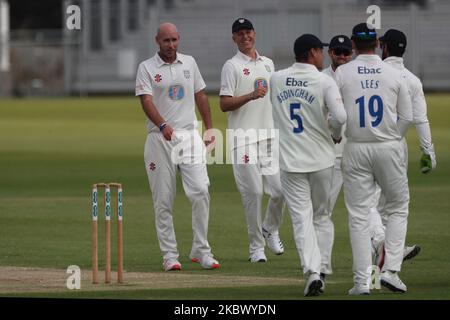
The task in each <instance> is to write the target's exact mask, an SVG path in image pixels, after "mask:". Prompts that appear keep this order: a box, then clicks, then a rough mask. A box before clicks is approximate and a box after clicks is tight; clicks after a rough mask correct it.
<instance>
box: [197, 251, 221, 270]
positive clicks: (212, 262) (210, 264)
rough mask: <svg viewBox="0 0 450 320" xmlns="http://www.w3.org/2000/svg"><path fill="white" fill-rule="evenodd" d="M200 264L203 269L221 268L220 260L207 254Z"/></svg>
mask: <svg viewBox="0 0 450 320" xmlns="http://www.w3.org/2000/svg"><path fill="white" fill-rule="evenodd" d="M199 262H200V265H201V266H202V268H203V269H218V268H220V264H219V261H217V260H216V259H214V258H213V257H211V256H209V255H207V254H205V255H203V256H202V257H201V258H200V261H199Z"/></svg>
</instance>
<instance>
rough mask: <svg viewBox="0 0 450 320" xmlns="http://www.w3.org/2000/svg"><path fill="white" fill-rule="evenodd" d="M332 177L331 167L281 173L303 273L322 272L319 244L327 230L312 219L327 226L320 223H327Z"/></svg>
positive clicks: (282, 185)
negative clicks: (314, 170) (303, 171)
mask: <svg viewBox="0 0 450 320" xmlns="http://www.w3.org/2000/svg"><path fill="white" fill-rule="evenodd" d="M332 174H333V168H332V167H330V168H327V169H324V170H320V171H316V172H309V173H299V172H286V171H281V187H282V190H283V195H284V197H285V199H286V204H287V206H288V209H289V213H290V215H291V220H292V226H293V229H294V238H295V244H296V246H297V250H298V254H299V256H300V262H301V265H302V268H303V273H304V274H307V273H320V272H321V261H322V259H321V251H320V248H319V243H318V242H319V238H321V237H322V239H323V238H324V234H326V233H327V232H328V229H329V228H327V227H325V228H321V227H319V228H318V227H317V225H316V226H315V225H314V223H313V220H317V221H322V224H321V225H322V226H327V224H326V223H323V221H327V219H328V220H329V214H328V211H327V209H328V198H329V191H330V186H331V177H332ZM317 217H318V218H317ZM330 253H331V251H330ZM327 258H328V257H327Z"/></svg>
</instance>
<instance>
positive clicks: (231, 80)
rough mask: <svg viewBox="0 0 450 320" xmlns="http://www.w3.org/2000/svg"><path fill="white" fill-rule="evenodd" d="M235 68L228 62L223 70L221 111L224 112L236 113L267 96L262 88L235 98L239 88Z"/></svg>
mask: <svg viewBox="0 0 450 320" xmlns="http://www.w3.org/2000/svg"><path fill="white" fill-rule="evenodd" d="M235 72H236V71H235V69H234V66H233V65H232V63H231V62H229V61H228V62H226V63H225V64H224V66H223V68H222V73H221V76H220V77H221V79H220V82H221V85H220V94H219V95H220V109H221V110H222V111H223V112H228V111H234V110H236V109H239V108H240V107H242V106H243V105H245V104H246V103H248V102H249V101H252V100H256V99H259V98H263V97H264V96H265V95H266V94H267V90H265V89H264V88H262V87H258V88H256V89H255V90H254V91H252V92H249V93H247V94H244V95H241V96H235V94H234V93H235V90H236V87H237V79H236V74H235Z"/></svg>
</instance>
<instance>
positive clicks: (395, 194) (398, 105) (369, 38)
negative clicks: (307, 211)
mask: <svg viewBox="0 0 450 320" xmlns="http://www.w3.org/2000/svg"><path fill="white" fill-rule="evenodd" d="M352 43H353V46H354V50H355V54H356V55H357V57H356V58H355V59H354V60H353V61H351V62H348V63H346V64H344V65H341V66H340V67H339V68H337V69H336V83H337V84H338V87H339V88H340V91H341V94H342V98H343V100H344V106H345V110H346V112H347V116H348V118H347V128H346V131H345V135H346V137H347V143H346V144H345V146H344V153H343V161H342V172H343V179H344V198H345V204H346V206H347V209H348V212H349V231H350V242H351V245H352V252H353V274H354V277H353V281H354V287H353V288H352V289H350V290H349V294H351V295H360V294H369V293H370V289H369V283H370V275H371V271H372V261H371V260H372V259H371V241H370V232H369V226H370V224H369V212H370V208H371V205H372V203H371V202H372V197H373V195H374V193H375V190H376V184H378V185H379V186H380V187H381V192H382V193H383V196H384V197H385V201H386V205H385V212H384V214H386V216H387V223H386V238H385V250H386V258H385V263H384V266H383V269H382V272H381V276H380V281H381V284H382V285H383V286H385V287H387V288H389V289H391V290H392V291H398V292H406V285H405V284H404V283H403V282H402V281H401V279H400V278H399V276H398V272H399V271H400V270H401V265H402V260H403V248H404V245H405V236H406V229H407V218H408V205H409V190H408V178H407V175H406V165H405V159H404V152H403V148H402V143H401V139H402V138H403V137H404V135H405V134H406V131H407V130H408V127H409V125H410V124H411V122H412V107H411V100H410V98H409V94H408V88H407V87H406V84H405V81H404V79H403V77H402V75H401V73H400V71H399V70H397V69H395V68H393V67H392V66H390V65H388V64H387V63H384V62H383V61H382V60H381V59H380V57H379V56H377V55H376V54H375V48H376V46H377V43H378V40H377V35H376V31H375V30H374V29H370V28H368V26H367V24H366V23H361V24H358V25H356V26H355V27H354V28H353V30H352Z"/></svg>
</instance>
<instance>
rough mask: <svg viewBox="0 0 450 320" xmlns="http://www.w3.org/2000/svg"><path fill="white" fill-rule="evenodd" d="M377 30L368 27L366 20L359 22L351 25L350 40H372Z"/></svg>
mask: <svg viewBox="0 0 450 320" xmlns="http://www.w3.org/2000/svg"><path fill="white" fill-rule="evenodd" d="M376 38H377V32H376V31H375V29H372V28H369V27H368V26H367V23H366V22H363V23H359V24H357V25H356V26H354V27H353V30H352V40H353V41H355V40H356V41H372V40H376Z"/></svg>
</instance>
